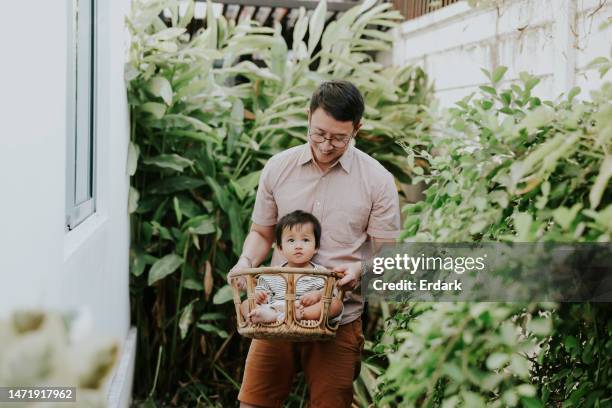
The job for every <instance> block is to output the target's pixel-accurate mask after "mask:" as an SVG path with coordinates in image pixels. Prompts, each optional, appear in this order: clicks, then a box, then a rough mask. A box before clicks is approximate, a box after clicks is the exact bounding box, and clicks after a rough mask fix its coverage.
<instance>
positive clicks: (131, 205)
mask: <svg viewBox="0 0 612 408" xmlns="http://www.w3.org/2000/svg"><path fill="white" fill-rule="evenodd" d="M139 199H140V193H139V192H138V190H136V189H135V188H134V187H132V186H130V190H129V192H128V214H132V213H134V212H136V210H137V209H138V200H139Z"/></svg>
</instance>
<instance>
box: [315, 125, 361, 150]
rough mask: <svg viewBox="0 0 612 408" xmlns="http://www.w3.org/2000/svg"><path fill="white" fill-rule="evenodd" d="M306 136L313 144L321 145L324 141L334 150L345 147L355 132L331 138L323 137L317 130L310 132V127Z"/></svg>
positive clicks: (322, 133)
mask: <svg viewBox="0 0 612 408" xmlns="http://www.w3.org/2000/svg"><path fill="white" fill-rule="evenodd" d="M308 135H309V136H310V138H311V139H312V141H313V142H315V143H323V142H324V141H326V140H327V141H329V142H330V143H331V145H332V146H334V147H336V148H342V147H344V146H346V144H347V143H348V142H349V140H351V138H352V137H353V136H354V135H355V132H353V133H351V134H350V135H336V136H332V137H325V132H321V131H319V130H315V131H311V130H310V127H309V128H308Z"/></svg>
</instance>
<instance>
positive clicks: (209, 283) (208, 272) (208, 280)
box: [204, 260, 213, 301]
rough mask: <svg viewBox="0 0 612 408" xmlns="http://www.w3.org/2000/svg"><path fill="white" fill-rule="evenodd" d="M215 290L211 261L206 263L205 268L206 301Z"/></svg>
mask: <svg viewBox="0 0 612 408" xmlns="http://www.w3.org/2000/svg"><path fill="white" fill-rule="evenodd" d="M212 290H213V276H212V266H211V264H210V261H208V260H207V261H206V264H205V267H204V297H205V298H206V301H208V299H209V298H210V295H211V294H212Z"/></svg>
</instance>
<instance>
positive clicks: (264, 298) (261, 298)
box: [255, 290, 268, 305]
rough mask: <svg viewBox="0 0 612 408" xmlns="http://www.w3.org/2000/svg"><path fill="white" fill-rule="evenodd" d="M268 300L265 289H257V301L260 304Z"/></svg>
mask: <svg viewBox="0 0 612 408" xmlns="http://www.w3.org/2000/svg"><path fill="white" fill-rule="evenodd" d="M267 301H268V294H267V293H266V292H264V291H263V290H256V291H255V303H257V304H258V305H261V304H264V303H266V302H267Z"/></svg>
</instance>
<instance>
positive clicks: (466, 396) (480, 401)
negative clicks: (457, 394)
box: [461, 391, 486, 408]
mask: <svg viewBox="0 0 612 408" xmlns="http://www.w3.org/2000/svg"><path fill="white" fill-rule="evenodd" d="M461 396H462V397H463V403H464V406H466V407H470V408H485V407H486V404H485V400H484V398H483V397H482V396H480V395H478V394H476V393H475V392H472V391H462V392H461Z"/></svg>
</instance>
